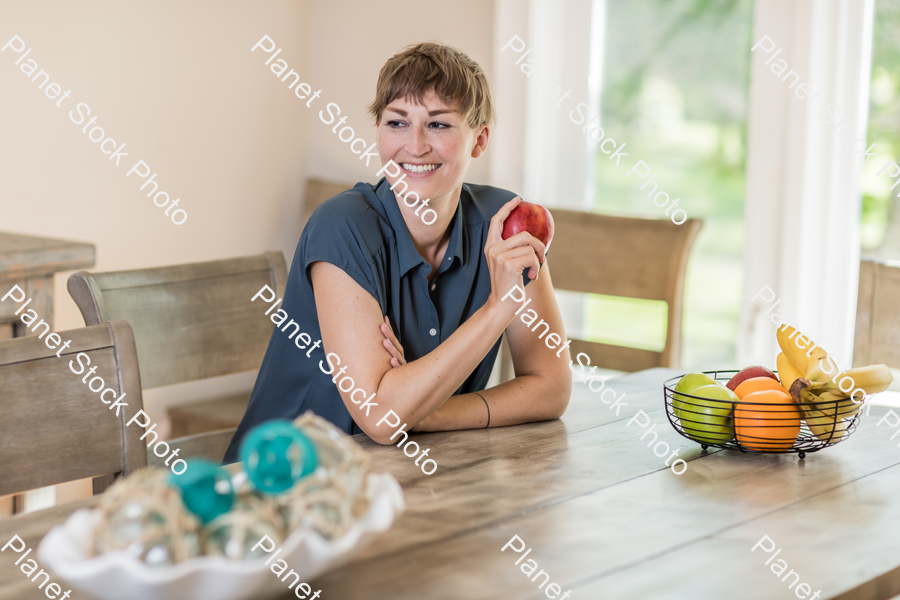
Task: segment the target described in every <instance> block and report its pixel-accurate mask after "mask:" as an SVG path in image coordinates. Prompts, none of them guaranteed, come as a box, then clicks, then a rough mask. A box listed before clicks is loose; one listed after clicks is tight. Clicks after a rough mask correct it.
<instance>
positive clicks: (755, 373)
mask: <svg viewBox="0 0 900 600" xmlns="http://www.w3.org/2000/svg"><path fill="white" fill-rule="evenodd" d="M753 377H771V378H772V379H774V380H775V381H778V377H776V376H775V373H773V372H772V371H770V370H769V369H767V368H765V367H759V366H755V367H746V368H744V369H741V370H740V371H738V373H737V374H736V375H735V376H734V377H732V378H731V379H730V380H728V383H726V384H725V387H727V388H728V389H729V390H731V391H732V392H733V391H734V390H735V389H737V386H739V385H741V384H742V383H744V382H745V381H746V380H748V379H751V378H753Z"/></svg>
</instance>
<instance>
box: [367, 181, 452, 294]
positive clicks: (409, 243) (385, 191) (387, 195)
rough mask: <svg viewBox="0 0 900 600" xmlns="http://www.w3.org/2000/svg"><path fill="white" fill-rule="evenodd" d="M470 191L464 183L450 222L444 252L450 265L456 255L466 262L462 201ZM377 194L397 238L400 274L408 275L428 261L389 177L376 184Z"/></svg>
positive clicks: (441, 268) (446, 261)
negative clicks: (401, 207) (411, 233)
mask: <svg viewBox="0 0 900 600" xmlns="http://www.w3.org/2000/svg"><path fill="white" fill-rule="evenodd" d="M468 193H469V192H468V190H467V189H466V186H465V185H463V190H462V192H461V193H460V198H459V202H458V203H457V205H456V215H454V217H453V220H452V221H451V223H450V240H449V242H448V243H447V251H446V252H444V259H443V261H442V262H443V263H445V264H447V265H448V266H449V264H450V261H449V260H448V258H453V257H454V256H455V257H457V258H458V259H459V260H460V262H465V254H464V248H463V229H464V223H463V209H462V203H463V196H468ZM375 194H376V195H377V196H378V199H379V200H381V203H382V205H383V206H384V210H385V213H386V214H387V217H388V221H389V222H390V224H391V228H392V229H393V230H394V237H395V238H396V240H397V250H398V251H399V254H400V275H401V276H403V275H406V274H407V273H408V272H409V271H410V270H411V269H413V268H415V267H418V266H419V265H421V264H426V265H427V264H428V261H426V260H425V259H424V258H423V257H422V255H421V254H419V251H418V250H417V249H416V245H415V243H413V240H412V236H411V235H410V234H409V229H407V227H406V221H404V220H403V215H402V214H401V213H400V207H399V206H398V204H397V199H396V198H395V197H394V192H393V191H392V190H391V186H390V185H389V183H388V181H387V178H385V177H382V178H381V180H380V181H379V182H378V183H376V184H375ZM438 270H439V271H443V270H446V267H444V265H441V266H440V267H438Z"/></svg>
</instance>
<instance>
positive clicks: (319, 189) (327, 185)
mask: <svg viewBox="0 0 900 600" xmlns="http://www.w3.org/2000/svg"><path fill="white" fill-rule="evenodd" d="M354 185H356V184H354V183H346V182H340V181H329V180H327V179H316V178H315V177H313V178H311V179H309V180H307V182H306V197H305V198H304V200H303V223H301V226H303V225H305V224H306V222H307V221H308V220H309V217H310V216H311V215H312V214H313V211H314V210H316V209H317V208H319V205H320V204H322V203H323V202H325V201H326V200H328V199H329V198H332V197H334V196H337V195H338V194H340V193H341V192H343V191H345V190H349V189H350V188H352V187H353V186H354Z"/></svg>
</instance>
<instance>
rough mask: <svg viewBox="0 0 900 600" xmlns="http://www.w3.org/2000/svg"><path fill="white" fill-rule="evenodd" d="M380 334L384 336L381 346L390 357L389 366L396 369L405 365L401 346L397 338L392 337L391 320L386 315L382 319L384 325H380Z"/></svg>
mask: <svg viewBox="0 0 900 600" xmlns="http://www.w3.org/2000/svg"><path fill="white" fill-rule="evenodd" d="M381 334H382V335H383V336H384V341H383V342H382V345H383V346H384V347H385V349H386V350H387V351H388V353H389V354H390V355H391V366H392V367H394V368H396V367H399V366H401V365H405V364H406V358H405V353H404V352H403V346H402V345H400V342H399V341H398V340H397V336H396V335H394V330H393V329H391V320H390V319H389V318H388V317H387V315H385V317H384V323H382V324H381Z"/></svg>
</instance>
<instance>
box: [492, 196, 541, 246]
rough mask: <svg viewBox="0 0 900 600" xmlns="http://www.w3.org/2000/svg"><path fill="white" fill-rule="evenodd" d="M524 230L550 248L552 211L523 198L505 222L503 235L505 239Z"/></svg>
mask: <svg viewBox="0 0 900 600" xmlns="http://www.w3.org/2000/svg"><path fill="white" fill-rule="evenodd" d="M522 231H527V232H528V233H530V234H531V235H533V236H534V237H536V238H537V239H539V240H541V241H542V242H543V243H544V246H546V247H547V248H549V247H550V240H551V239H553V217H552V216H551V215H550V211H549V210H547V209H546V208H544V207H543V206H541V205H540V204H532V203H531V202H525V201H524V200H523V201H522V202H521V203H520V204H519V205H518V206H517V207H515V208H514V209H513V210H512V212H511V213H509V216H508V217H506V220H505V221H504V222H503V233H502V234H501V237H502V238H503V239H504V240H505V239H507V238H510V237H512V236H514V235H516V234H517V233H520V232H522Z"/></svg>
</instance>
